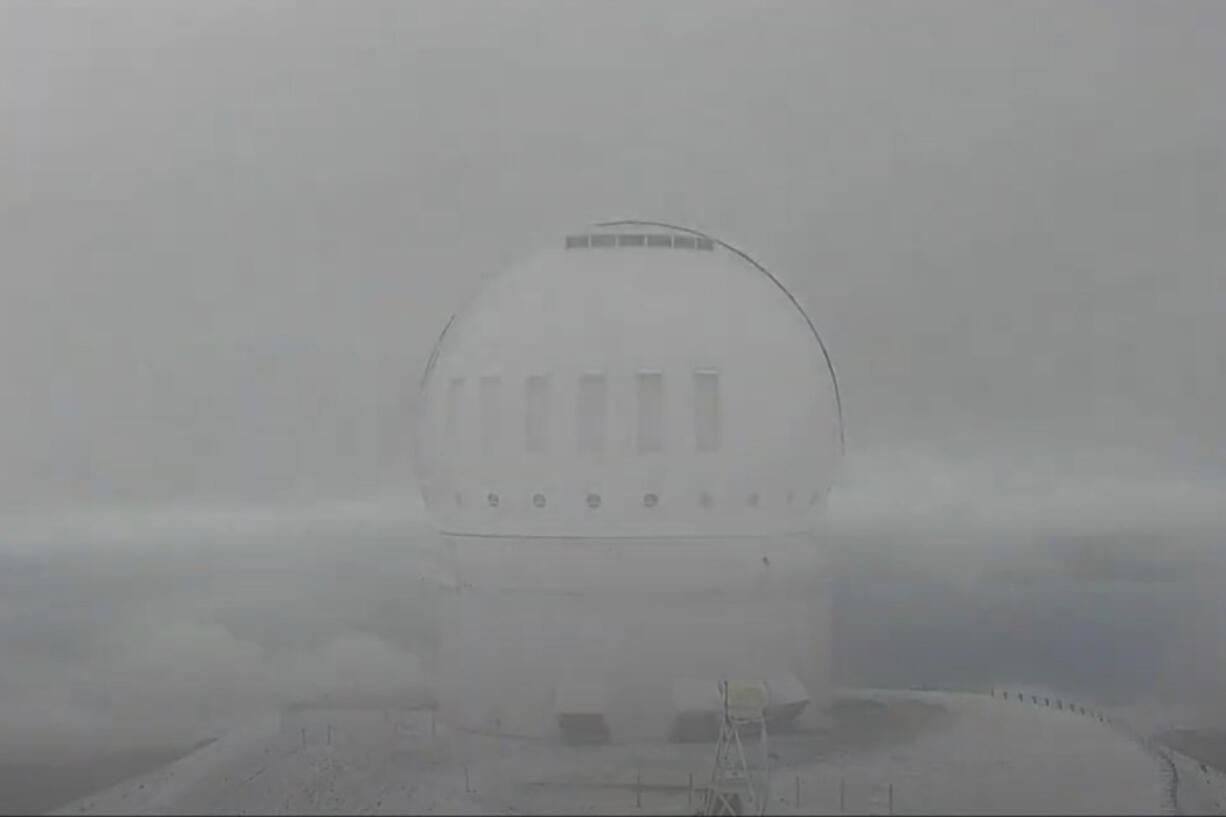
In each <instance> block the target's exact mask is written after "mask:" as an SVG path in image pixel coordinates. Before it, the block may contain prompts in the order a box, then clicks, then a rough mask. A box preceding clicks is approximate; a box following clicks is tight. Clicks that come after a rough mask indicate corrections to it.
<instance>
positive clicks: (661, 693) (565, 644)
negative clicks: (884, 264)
mask: <svg viewBox="0 0 1226 817" xmlns="http://www.w3.org/2000/svg"><path fill="white" fill-rule="evenodd" d="M422 390H423V391H422V401H423V402H422V410H421V415H420V420H419V428H418V431H419V437H418V444H417V457H418V462H417V467H418V476H419V483H420V486H421V490H422V494H423V496H424V498H425V501H426V506H427V508H428V509H429V513H430V517H431V519H432V520H433V523H434V524H435V525H436V527H437V528H438V531H439V534H440V535H439V538H438V539H439V557H440V559H439V566H440V572H439V576H440V582H439V585H440V590H441V592H440V596H439V600H440V605H439V607H438V611H439V614H440V618H439V622H440V628H441V629H440V643H439V651H438V654H437V656H436V662H435V670H434V671H435V678H436V682H437V686H438V695H439V699H440V703H441V705H442V707H443V714H444V716H445V717H446V718H448V719H449V720H451V721H453V722H455V723H457V724H458V725H460V726H462V727H464V728H469V729H473V730H478V731H486V732H490V733H501V734H511V735H534V736H547V735H556V734H558V733H559V732H560V733H561V734H562V736H563V737H566V738H568V739H576V740H577V739H583V738H585V737H586V738H588V739H594V740H605V739H612V740H614V741H621V740H637V739H654V738H666V737H668V736H669V735H670V734H671V735H672V736H677V735H678V734H680V733H681V732H684V730H685V724H686V723H688V722H691V721H692V720H693V718H694V717H695V716H702V715H704V714H707V715H711V716H712V717H713V716H714V713H715V712H716V711H717V710H718V708H719V706H720V701H719V698H718V692H717V691H716V690H717V687H716V684H717V682H718V680H720V679H723V678H726V677H739V678H752V679H762V680H764V681H766V682H767V684H768V687H769V689H770V708H769V709H768V712H769V713H770V714H771V715H772V716H773V717H774V718H775V719H776V721H778V722H780V723H781V724H785V723H786V722H788V721H789V720H791V719H793V718H795V717H796V716H797V715H798V714H801V713H803V714H804V716H805V717H809V716H816V717H820V716H821V713H822V710H823V709H824V707H825V704H826V701H827V698H828V695H829V687H830V683H829V670H830V667H829V651H828V641H829V631H830V615H829V594H828V592H827V590H826V587H825V582H826V571H825V570H824V569H823V548H822V543H821V541H820V538H819V537H818V536H817V535H816V533H815V525H816V522H817V520H818V518H819V515H820V511H821V508H822V506H823V504H824V501H825V498H826V495H827V493H828V491H829V490H830V487H831V484H832V482H833V479H834V476H835V472H836V466H837V464H838V460H839V457H840V455H841V452H842V418H841V408H840V403H839V395H838V387H837V383H836V380H835V376H834V370H833V368H832V366H831V363H830V359H829V356H828V355H827V353H826V349H825V347H824V345H823V344H822V341H821V338H820V337H819V335H818V333H817V330H816V329H815V327H814V326H813V323H812V322H811V321H810V319H809V317H808V316H807V315H806V314H805V311H804V310H803V309H802V308H801V306H800V305H799V303H798V302H797V301H796V299H795V298H794V297H793V296H792V295H791V293H789V292H788V290H787V289H786V288H785V287H784V286H783V284H782V283H781V282H780V281H779V280H778V279H777V278H775V277H774V276H773V275H772V274H771V273H770V272H769V271H767V270H766V269H765V268H764V267H762V266H761V265H759V264H758V263H757V262H755V261H754V260H753V259H751V258H750V257H749V256H748V255H746V254H745V253H743V252H741V251H740V250H738V249H736V248H734V247H732V246H730V245H728V244H725V243H723V242H721V241H720V240H718V239H716V238H713V237H711V236H707V235H705V234H702V233H699V232H697V231H694V230H690V229H686V228H682V227H676V226H671V225H666V224H657V223H649V222H637V221H634V222H631V221H626V222H613V223H605V224H598V225H594V226H592V227H590V228H587V229H583V230H579V231H576V232H574V233H573V234H570V235H565V236H559V237H558V239H557V242H556V244H554V245H552V246H548V247H545V248H543V249H542V250H541V251H540V252H538V253H537V254H536V255H534V256H531V257H530V258H528V259H527V260H525V261H524V262H522V263H519V264H517V265H515V266H512V267H511V268H510V269H508V270H507V271H506V272H504V273H503V274H502V275H500V276H499V277H497V278H495V279H493V280H492V281H491V282H490V283H489V284H488V285H486V287H485V288H484V289H483V290H482V291H481V292H480V293H479V294H478V296H477V298H476V299H475V300H474V301H473V302H472V303H471V304H469V306H468V307H467V308H466V309H465V310H464V311H463V312H461V313H460V314H459V315H457V316H454V317H453V318H452V319H451V321H450V322H448V324H447V326H446V328H445V329H444V330H443V332H442V335H441V336H440V337H439V340H438V343H437V345H436V347H435V349H434V351H433V354H432V355H431V357H430V360H429V362H428V364H427V366H426V371H425V373H424V376H423V381H422ZM687 719H688V720H687ZM679 730H680V731H679Z"/></svg>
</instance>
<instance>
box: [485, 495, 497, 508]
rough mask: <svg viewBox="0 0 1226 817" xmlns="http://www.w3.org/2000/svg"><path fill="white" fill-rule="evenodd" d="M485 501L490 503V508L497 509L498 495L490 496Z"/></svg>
mask: <svg viewBox="0 0 1226 817" xmlns="http://www.w3.org/2000/svg"><path fill="white" fill-rule="evenodd" d="M485 501H486V502H488V503H490V507H491V508H497V507H498V494H490V495H489V496H487V497H486V498H485Z"/></svg>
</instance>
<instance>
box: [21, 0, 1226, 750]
mask: <svg viewBox="0 0 1226 817" xmlns="http://www.w3.org/2000/svg"><path fill="white" fill-rule="evenodd" d="M1224 45H1226V8H1224V7H1223V6H1221V5H1220V4H1216V3H1211V2H1184V3H1168V4H1161V5H1159V4H1153V3H1141V2H1116V3H1112V4H1103V3H1092V2H1037V3H1027V4H1024V5H1023V4H1018V5H1012V4H982V3H972V2H930V3H925V4H913V3H896V2H879V3H873V4H860V3H850V2H846V3H814V2H805V1H803V0H797V1H796V2H773V3H770V4H765V5H764V4H751V3H729V2H722V0H721V1H719V2H716V1H715V0H705V2H701V3H683V2H672V3H667V4H660V3H647V2H638V0H618V2H617V3H613V2H588V3H583V4H571V3H560V2H559V3H546V2H528V1H527V0H521V2H516V3H505V4H501V3H500V4H490V3H483V2H457V1H456V0H448V2H437V3H427V2H415V3H392V2H366V3H362V4H347V3H340V2H333V3H326V2H299V3H288V2H273V0H266V1H265V2H258V3H254V2H249V3H241V2H222V1H221V0H209V2H198V3H186V2H185V3H175V4H170V3H164V4H150V3H125V2H112V3H107V4H82V3H62V2H45V1H43V2H34V1H33V0H29V1H24V0H10V2H7V3H4V4H3V5H0V283H2V290H0V292H2V293H3V294H2V297H0V371H2V372H3V375H4V379H3V382H4V387H3V397H4V399H3V400H0V735H3V736H4V737H3V739H2V740H0V744H2V745H0V751H3V752H5V753H6V754H7V755H9V756H19V757H28V756H31V755H33V754H37V753H38V752H42V753H43V754H44V755H45V756H46V757H49V758H50V757H61V756H63V754H64V753H65V752H66V751H68V750H67V749H65V747H66V746H73V747H75V748H74V749H73V750H72V751H76V752H84V751H86V749H87V748H89V749H90V750H91V751H92V750H94V749H97V750H98V751H101V750H102V749H104V748H107V747H110V748H114V747H117V746H124V747H131V746H152V745H171V744H173V745H186V744H188V743H190V742H192V741H196V740H200V739H202V738H207V737H209V736H210V735H213V734H216V732H217V730H218V729H219V728H220V727H221V725H224V724H226V723H230V722H232V721H234V720H235V719H240V718H242V717H243V716H244V714H245V713H248V712H251V711H256V710H260V709H263V708H265V707H268V706H275V705H279V704H282V703H285V702H287V701H292V700H297V699H301V698H303V697H310V696H312V695H316V694H321V693H322V692H325V691H335V690H339V689H353V688H354V687H360V688H362V689H369V690H370V691H372V692H378V691H380V690H382V689H385V688H387V687H388V686H395V685H396V684H399V683H402V682H403V679H405V678H414V679H416V678H418V677H419V676H420V674H421V673H422V672H423V669H422V658H421V654H422V653H423V652H425V651H428V650H429V648H430V644H429V640H430V635H429V634H430V628H429V613H428V610H427V606H426V605H425V602H424V600H423V597H422V595H421V594H420V593H417V592H416V589H417V588H418V586H419V583H420V564H419V560H420V555H419V554H420V551H421V548H422V543H423V542H425V541H427V540H428V538H429V536H431V534H430V532H429V526H428V525H427V524H426V523H425V521H424V516H423V511H422V509H421V504H420V499H419V497H418V496H417V493H416V486H415V484H414V478H413V466H412V456H413V447H412V440H413V427H414V423H415V412H416V406H417V396H418V395H417V389H418V381H419V376H420V374H421V371H422V368H423V366H424V364H425V361H426V358H427V356H428V354H429V352H430V349H431V346H432V344H433V342H434V340H435V338H436V337H437V336H438V333H439V332H440V330H441V329H442V328H443V326H444V324H445V323H446V320H447V318H448V317H449V316H450V315H451V314H452V313H454V312H456V311H457V310H459V309H460V308H462V307H463V305H464V304H465V303H466V302H467V301H468V300H469V299H470V298H471V297H472V296H473V294H474V293H475V292H476V291H477V290H478V288H479V287H480V286H481V285H482V283H483V282H485V281H486V280H488V279H489V278H490V277H491V276H493V275H495V274H497V273H498V272H499V271H500V270H502V269H503V268H504V267H505V266H506V265H507V264H508V263H510V262H512V261H514V260H516V259H518V258H521V257H524V256H525V255H527V254H529V253H531V252H532V251H533V250H534V249H535V248H536V247H537V246H539V245H540V244H541V243H542V242H546V241H551V240H554V239H555V238H556V237H557V236H558V235H560V234H563V233H565V232H566V231H567V230H570V229H572V228H574V227H576V226H581V225H583V224H586V223H588V222H591V221H597V220H603V219H610V218H620V217H626V218H630V217H639V218H659V219H661V220H664V221H668V222H671V223H679V224H688V225H692V226H694V227H696V228H698V229H702V230H704V231H708V232H710V233H711V234H713V235H716V236H719V237H721V238H723V239H726V240H728V241H730V242H732V243H735V244H737V245H739V246H743V247H745V248H746V249H748V250H750V251H751V252H752V253H753V254H754V256H755V257H756V258H758V259H759V260H760V261H762V262H763V263H764V264H766V265H767V266H768V267H770V268H771V269H772V270H773V271H775V272H776V273H777V274H778V275H779V276H780V277H781V278H783V279H785V280H786V281H788V283H789V285H791V286H792V287H793V288H794V289H795V290H796V292H797V293H798V294H799V295H800V297H801V298H802V300H803V301H804V303H805V306H806V308H807V309H808V310H809V312H810V314H811V315H812V316H813V318H814V321H815V323H816V324H817V325H818V326H819V327H820V329H821V332H822V334H823V337H824V338H825V340H826V342H827V344H828V346H829V347H830V350H831V353H832V355H833V358H834V364H835V366H836V368H837V370H838V374H839V380H840V386H841V389H842V394H843V401H844V412H845V416H846V432H847V458H846V461H845V463H844V465H843V471H842V473H841V475H840V480H839V484H838V486H837V487H836V489H835V492H834V494H833V495H832V497H831V500H830V507H829V512H828V519H827V521H826V526H825V528H824V529H823V533H822V535H823V536H824V537H825V539H824V541H825V542H826V543H827V544H828V546H829V547H830V548H831V549H832V551H833V552H836V553H837V554H838V558H837V560H836V565H837V569H838V570H839V571H841V573H840V576H843V577H845V578H846V580H845V581H843V582H841V583H840V585H841V590H840V596H839V597H838V599H836V623H835V629H836V633H835V650H836V675H837V676H838V678H839V680H840V682H842V683H847V684H863V685H882V686H888V685H912V684H924V683H928V684H944V685H949V686H975V685H979V686H983V685H990V684H992V683H995V682H1009V681H1025V682H1033V683H1042V684H1049V685H1054V686H1064V687H1068V688H1076V689H1079V690H1082V691H1085V692H1087V693H1093V694H1097V695H1099V696H1102V697H1113V698H1116V699H1120V700H1125V699H1129V700H1132V699H1141V698H1146V699H1149V698H1156V699H1161V700H1162V701H1164V702H1167V703H1180V704H1188V705H1192V706H1195V707H1197V711H1198V712H1201V713H1205V712H1209V711H1211V710H1212V709H1213V707H1215V706H1217V707H1218V708H1220V703H1221V701H1222V699H1223V695H1224V694H1226V643H1223V639H1222V637H1221V635H1220V634H1219V630H1220V629H1221V627H1220V624H1221V622H1222V621H1223V616H1224V615H1226V610H1223V609H1222V602H1221V601H1220V600H1219V596H1220V594H1219V593H1218V592H1217V590H1216V588H1218V587H1220V585H1221V580H1222V579H1223V578H1224V577H1226V572H1223V570H1222V567H1223V565H1222V560H1221V555H1220V553H1221V538H1222V532H1223V523H1224V521H1226V520H1224V519H1223V512H1222V510H1221V509H1222V508H1223V507H1226V503H1224V500H1226V490H1224V489H1226V446H1224V445H1223V443H1222V440H1223V436H1222V432H1221V418H1222V417H1223V416H1224V414H1226V368H1224V367H1223V366H1222V365H1221V362H1220V357H1221V350H1222V349H1223V347H1224V346H1226V322H1223V321H1222V320H1221V319H1220V316H1221V315H1222V314H1224V313H1226V286H1224V285H1223V281H1226V273H1224V272H1223V258H1224V257H1226V252H1224V251H1226V232H1224V231H1223V230H1222V229H1221V225H1222V224H1223V223H1226V198H1224V196H1223V191H1224V190H1226V147H1224V146H1226V101H1224V100H1226V97H1223V95H1222V93H1221V91H1220V88H1219V86H1220V82H1217V81H1216V80H1217V78H1219V77H1221V76H1223V75H1226V47H1223V46H1224ZM355 666H360V667H362V671H361V672H360V673H357V674H355V675H351V674H350V673H353V672H354V669H353V668H354V667H355ZM1198 717H1199V716H1198ZM1203 717H1204V719H1205V720H1204V722H1203V723H1201V724H1200V725H1202V726H1204V727H1205V728H1209V727H1211V726H1212V727H1213V728H1217V727H1219V726H1221V724H1210V723H1209V718H1210V716H1209V715H1207V714H1206V715H1203ZM10 738H11V740H10ZM40 746H41V747H43V748H42V749H38V750H37V752H36V750H35V748H34V747H40ZM82 747H85V748H82ZM90 747H92V748H90Z"/></svg>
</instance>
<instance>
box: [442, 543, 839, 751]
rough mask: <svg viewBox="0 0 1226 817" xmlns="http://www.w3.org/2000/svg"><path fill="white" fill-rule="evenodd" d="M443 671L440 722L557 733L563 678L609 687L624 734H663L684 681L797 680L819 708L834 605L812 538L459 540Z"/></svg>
mask: <svg viewBox="0 0 1226 817" xmlns="http://www.w3.org/2000/svg"><path fill="white" fill-rule="evenodd" d="M445 545H446V548H447V555H446V557H445V560H444V561H445V562H446V563H447V564H448V565H449V570H448V572H449V574H450V577H451V580H450V581H449V582H445V583H443V584H442V585H440V587H439V593H440V596H439V600H440V612H441V615H440V621H441V622H442V625H443V632H442V634H441V635H442V639H441V649H440V653H439V656H438V661H439V663H438V666H437V667H436V679H437V686H438V695H439V698H440V706H441V709H442V713H443V716H444V717H445V718H446V719H447V720H449V721H451V722H454V723H457V724H459V725H460V726H462V727H464V728H468V729H473V730H477V731H487V732H501V733H504V734H523V735H534V736H551V735H553V734H555V733H556V725H555V720H554V717H553V704H554V696H555V695H556V694H557V688H558V685H559V684H560V683H561V682H562V680H563V679H575V680H579V681H583V682H592V681H595V682H597V684H598V685H599V686H601V687H603V688H604V689H605V690H607V700H608V707H609V712H608V718H609V725H610V728H611V730H612V733H613V739H614V740H619V741H620V740H635V739H664V738H666V737H667V736H668V732H669V729H670V728H671V726H672V723H673V718H674V717H675V714H676V713H675V711H674V707H673V700H672V684H673V681H674V680H677V679H683V678H707V679H720V678H724V677H741V678H760V679H763V680H767V679H770V678H773V677H781V676H782V675H785V674H789V673H791V674H794V675H796V676H798V677H800V678H801V680H802V682H803V683H804V684H805V686H806V688H807V690H808V692H809V694H810V695H811V696H812V698H813V704H812V705H811V708H812V709H813V714H814V715H820V713H821V711H822V710H823V709H824V707H825V705H826V703H827V701H828V696H829V688H830V665H829V641H830V618H829V615H830V606H829V593H828V592H827V590H826V588H825V587H824V586H823V582H824V576H823V570H822V567H823V562H824V559H823V556H822V553H821V551H820V548H819V546H818V544H817V542H816V541H815V539H814V538H813V537H812V536H796V537H779V538H773V539H771V538H766V539H741V540H731V539H725V540H714V541H712V540H701V539H693V540H603V541H602V540H570V541H565V542H562V541H558V540H531V539H523V540H515V541H505V540H498V539H483V538H473V537H449V538H448V539H447V541H446V543H445Z"/></svg>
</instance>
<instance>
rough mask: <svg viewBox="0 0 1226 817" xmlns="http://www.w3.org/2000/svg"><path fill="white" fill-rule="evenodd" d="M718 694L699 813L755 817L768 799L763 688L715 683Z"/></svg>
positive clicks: (759, 815)
mask: <svg viewBox="0 0 1226 817" xmlns="http://www.w3.org/2000/svg"><path fill="white" fill-rule="evenodd" d="M720 692H721V693H722V696H723V703H724V706H723V718H722V723H721V724H720V729H719V740H718V741H717V742H716V744H715V762H714V765H713V767H712V769H711V783H710V785H709V786H708V787H707V792H706V797H705V799H704V801H703V810H702V813H703V814H704V815H708V817H716V815H720V816H721V817H722V815H742V814H752V815H758V817H761V815H762V814H764V813H765V812H766V801H767V799H768V797H769V795H770V755H769V749H768V747H767V736H766V703H767V690H766V684H763V683H757V682H746V681H721V682H720ZM747 744H748V748H747Z"/></svg>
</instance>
